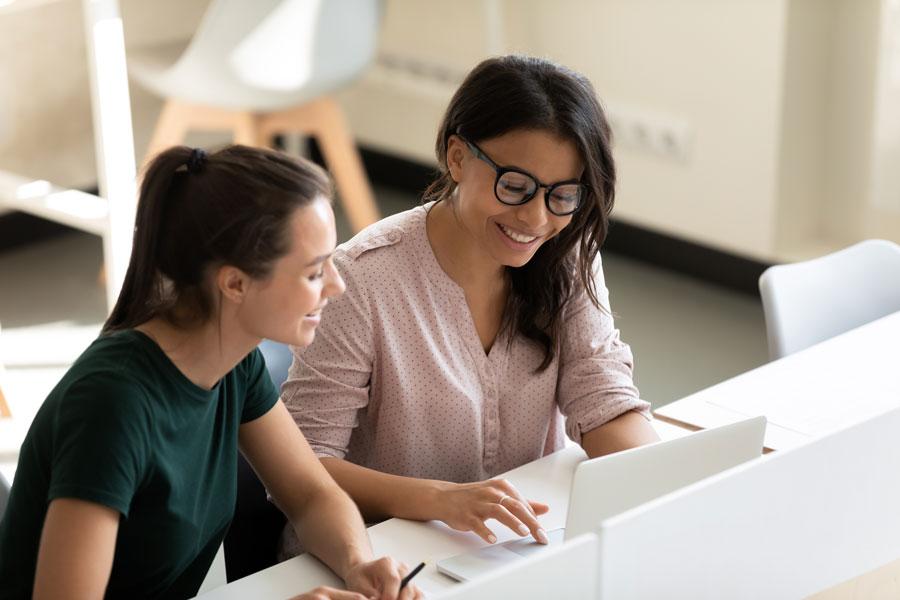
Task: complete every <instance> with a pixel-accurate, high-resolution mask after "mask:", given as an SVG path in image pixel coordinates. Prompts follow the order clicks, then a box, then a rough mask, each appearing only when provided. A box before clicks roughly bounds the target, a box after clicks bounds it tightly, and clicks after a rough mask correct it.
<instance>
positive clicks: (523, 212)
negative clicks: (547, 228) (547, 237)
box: [516, 187, 550, 231]
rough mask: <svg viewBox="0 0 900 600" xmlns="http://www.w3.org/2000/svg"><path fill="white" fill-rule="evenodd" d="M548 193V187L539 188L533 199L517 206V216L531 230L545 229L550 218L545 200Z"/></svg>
mask: <svg viewBox="0 0 900 600" xmlns="http://www.w3.org/2000/svg"><path fill="white" fill-rule="evenodd" d="M546 194H547V189H546V188H543V187H541V188H538V190H537V192H536V193H535V194H534V197H533V198H532V199H531V200H529V201H528V202H526V203H525V204H520V205H519V206H518V207H516V218H517V219H518V220H519V221H520V222H521V223H522V224H523V225H524V226H525V227H527V228H528V229H529V230H530V231H538V230H540V229H543V227H544V225H546V224H547V221H548V219H549V218H550V212H549V211H548V210H547V202H546V200H545V198H546Z"/></svg>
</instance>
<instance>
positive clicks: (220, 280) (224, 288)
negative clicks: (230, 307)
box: [216, 265, 250, 304]
mask: <svg viewBox="0 0 900 600" xmlns="http://www.w3.org/2000/svg"><path fill="white" fill-rule="evenodd" d="M249 283H250V278H249V277H248V276H247V274H246V273H244V272H243V271H241V270H240V269H238V268H237V267H232V266H230V265H225V266H222V267H219V270H218V271H217V272H216V287H217V288H219V291H220V292H221V293H222V296H223V298H225V299H228V300H230V301H231V302H234V303H235V304H240V303H242V302H243V301H244V297H245V296H246V294H247V289H248V287H249Z"/></svg>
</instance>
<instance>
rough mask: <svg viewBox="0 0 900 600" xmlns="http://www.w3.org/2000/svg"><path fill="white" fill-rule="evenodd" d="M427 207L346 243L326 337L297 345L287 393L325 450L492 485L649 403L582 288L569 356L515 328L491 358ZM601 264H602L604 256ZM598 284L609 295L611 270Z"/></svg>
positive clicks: (414, 473)
mask: <svg viewBox="0 0 900 600" xmlns="http://www.w3.org/2000/svg"><path fill="white" fill-rule="evenodd" d="M426 211H427V207H417V208H414V209H412V210H409V211H406V212H403V213H400V214H397V215H394V216H392V217H388V218H387V219H384V220H382V221H380V222H378V223H376V224H374V225H372V226H370V227H368V228H367V229H365V230H364V231H362V232H361V233H359V234H358V235H357V236H356V237H354V238H353V239H352V240H350V241H349V242H347V243H345V244H342V245H341V246H339V247H338V249H337V251H336V252H335V263H336V265H337V267H338V270H339V271H340V272H341V274H342V275H343V276H344V279H345V280H346V283H347V291H346V293H344V295H343V296H341V297H339V298H337V299H334V300H332V301H331V302H330V303H329V304H328V306H327V307H326V308H325V310H324V313H323V316H322V322H321V324H320V325H319V330H318V333H317V335H316V339H315V341H314V342H313V343H312V344H311V345H310V346H309V347H308V348H306V349H305V350H301V349H298V348H294V362H293V364H292V366H291V369H290V375H289V378H288V381H287V383H285V384H284V387H283V388H282V398H283V400H284V402H285V404H286V405H287V407H288V409H289V410H290V411H291V413H292V415H293V417H294V419H295V420H296V422H297V425H298V426H299V427H300V428H301V429H302V431H303V433H304V435H305V436H306V438H307V439H308V440H309V443H310V444H311V446H312V448H313V450H314V451H315V452H316V454H317V455H318V456H320V457H324V456H332V457H337V458H343V459H346V460H348V461H351V462H353V463H356V464H359V465H361V466H364V467H368V468H371V469H376V470H378V471H382V472H386V473H392V474H395V475H404V476H408V477H418V478H429V479H440V480H444V481H453V482H457V483H461V482H471V481H479V480H484V479H487V478H490V477H493V476H495V475H497V474H499V473H503V472H504V471H508V470H510V469H512V468H514V467H517V466H519V465H522V464H524V463H527V462H530V461H533V460H535V459H537V458H540V457H541V456H544V455H546V454H549V453H551V452H554V451H556V450H559V449H560V448H562V447H563V442H564V439H563V435H564V434H563V421H565V430H566V432H567V433H568V435H569V436H570V437H571V438H572V439H573V440H575V441H576V442H580V440H581V435H582V433H583V432H587V431H590V430H592V429H594V428H595V427H598V426H600V425H602V424H604V423H606V422H607V421H609V420H611V419H614V418H615V417H617V416H619V415H621V414H623V413H625V412H627V411H630V410H637V411H640V412H642V413H643V414H644V415H645V416H647V417H648V418H649V404H648V403H647V402H644V401H643V400H641V399H640V398H639V396H638V391H637V389H636V388H635V387H634V385H633V383H632V357H631V350H630V349H629V347H628V346H627V345H626V344H624V343H623V342H621V341H620V340H619V332H618V330H616V329H615V327H614V325H613V320H612V317H611V316H610V315H608V314H605V313H604V312H602V311H600V310H599V309H597V308H596V307H594V306H593V305H592V304H591V303H590V300H589V299H588V297H587V295H586V294H585V293H584V291H583V289H581V288H579V290H578V293H577V295H576V297H575V298H573V301H571V302H570V303H569V306H568V309H567V314H566V316H565V319H564V331H563V334H562V339H561V345H560V351H559V352H558V353H557V357H556V358H555V359H554V361H553V363H551V364H550V366H549V367H548V368H547V369H546V370H544V371H543V372H540V373H535V368H536V367H537V366H538V365H539V364H540V362H541V360H542V359H543V351H542V349H541V348H539V347H538V346H537V345H536V344H534V343H533V342H531V341H528V340H525V339H522V338H521V337H520V336H516V335H515V334H513V337H514V339H513V340H512V343H511V344H510V343H509V339H508V336H507V334H503V333H501V334H500V336H498V338H497V339H496V340H495V341H494V344H493V346H492V347H491V350H490V352H489V353H487V354H485V352H484V349H483V347H482V345H481V341H480V340H479V337H478V333H477V331H476V329H475V324H474V322H473V321H472V317H471V314H470V312H469V308H468V305H467V304H466V300H465V296H464V293H463V290H462V288H461V287H459V286H458V285H457V284H456V283H454V282H453V280H451V279H450V277H449V276H448V275H447V274H446V273H445V272H444V271H443V270H442V269H441V267H440V266H439V265H438V262H437V259H436V258H435V256H434V253H433V252H432V249H431V245H430V243H429V241H428V237H427V234H426V230H425V216H426ZM598 266H599V263H598ZM597 281H598V284H599V285H598V292H600V293H601V294H603V297H605V295H606V288H605V286H604V285H603V279H602V272H599V271H598V280H597Z"/></svg>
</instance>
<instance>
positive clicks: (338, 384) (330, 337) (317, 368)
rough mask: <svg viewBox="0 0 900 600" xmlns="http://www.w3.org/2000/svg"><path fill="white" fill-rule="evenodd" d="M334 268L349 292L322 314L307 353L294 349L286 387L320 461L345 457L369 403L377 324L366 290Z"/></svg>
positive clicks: (285, 397) (339, 257)
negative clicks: (361, 415)
mask: <svg viewBox="0 0 900 600" xmlns="http://www.w3.org/2000/svg"><path fill="white" fill-rule="evenodd" d="M347 260H349V259H348V258H347V257H346V256H343V255H339V254H336V255H335V263H336V264H337V266H338V268H339V269H340V270H341V274H342V276H343V277H344V281H345V283H346V284H347V292H348V293H345V294H344V295H342V296H340V297H338V298H336V299H333V300H332V301H330V302H329V303H328V305H327V306H326V307H325V309H324V310H323V314H322V322H321V324H320V325H319V329H318V331H317V333H316V338H315V340H314V341H313V343H312V344H311V345H310V346H309V347H307V348H298V347H292V348H291V349H292V351H293V353H294V360H293V362H292V364H291V368H290V370H289V372H288V379H287V381H286V382H285V384H284V387H283V388H282V400H283V401H284V404H285V406H287V408H288V410H289V411H290V413H291V415H292V416H293V418H294V421H295V422H296V423H297V426H298V427H300V429H301V431H302V432H303V435H304V436H305V437H306V439H307V441H308V442H309V444H310V446H311V447H312V449H313V451H314V452H315V453H316V455H317V456H319V457H325V456H330V457H334V458H344V457H345V456H346V454H347V448H348V446H349V444H350V436H351V434H352V433H353V429H354V428H356V426H357V425H358V423H359V419H358V413H359V411H360V410H363V409H365V408H366V407H367V406H368V403H369V386H370V381H371V375H372V354H373V350H372V347H373V346H372V337H373V334H372V322H371V313H370V310H369V308H368V303H367V301H366V292H365V290H364V289H356V281H355V280H354V278H353V276H352V274H351V273H349V271H348V270H347V269H344V268H341V267H342V265H343V264H346V261H347Z"/></svg>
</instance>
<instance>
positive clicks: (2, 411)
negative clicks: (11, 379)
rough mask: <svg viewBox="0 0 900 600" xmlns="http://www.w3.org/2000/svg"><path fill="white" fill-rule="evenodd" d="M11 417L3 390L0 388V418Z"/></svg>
mask: <svg viewBox="0 0 900 600" xmlns="http://www.w3.org/2000/svg"><path fill="white" fill-rule="evenodd" d="M11 416H12V412H11V411H10V410H9V404H7V403H6V396H4V395H3V388H0V418H3V417H11Z"/></svg>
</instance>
